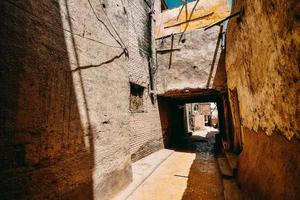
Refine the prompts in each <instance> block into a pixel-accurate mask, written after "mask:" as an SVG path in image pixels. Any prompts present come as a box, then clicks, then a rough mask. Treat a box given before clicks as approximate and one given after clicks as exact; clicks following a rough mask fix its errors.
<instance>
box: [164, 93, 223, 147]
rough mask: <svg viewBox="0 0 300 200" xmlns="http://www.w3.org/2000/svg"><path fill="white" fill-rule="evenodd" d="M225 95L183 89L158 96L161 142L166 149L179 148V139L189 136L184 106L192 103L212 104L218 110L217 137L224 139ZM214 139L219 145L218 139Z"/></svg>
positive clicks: (180, 142)
mask: <svg viewBox="0 0 300 200" xmlns="http://www.w3.org/2000/svg"><path fill="white" fill-rule="evenodd" d="M225 97H226V96H225V94H224V93H221V92H219V91H217V90H213V89H183V90H173V91H169V92H166V93H164V94H162V95H159V96H158V105H159V112H160V120H161V126H162V132H163V140H164V145H165V147H166V148H171V149H176V148H178V147H181V146H182V145H184V144H182V140H181V138H182V137H183V136H184V135H185V134H189V132H190V130H188V129H189V128H188V127H187V124H185V122H186V121H187V117H188V116H187V111H186V106H187V105H191V104H192V103H208V102H214V103H215V104H216V106H217V110H218V129H219V136H221V137H222V138H225V137H226V134H225V117H224V108H223V101H224V98H225ZM221 137H218V136H217V138H216V140H217V142H216V143H217V145H220V138H221Z"/></svg>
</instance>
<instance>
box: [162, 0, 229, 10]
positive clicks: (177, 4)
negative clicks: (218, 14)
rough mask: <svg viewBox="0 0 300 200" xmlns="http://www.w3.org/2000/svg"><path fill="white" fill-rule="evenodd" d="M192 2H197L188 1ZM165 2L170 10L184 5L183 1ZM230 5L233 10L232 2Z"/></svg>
mask: <svg viewBox="0 0 300 200" xmlns="http://www.w3.org/2000/svg"><path fill="white" fill-rule="evenodd" d="M192 1H195V0H188V2H192ZM165 2H166V4H167V6H168V8H169V9H172V8H177V7H179V6H180V5H182V1H181V0H165ZM228 4H229V9H231V4H232V0H228Z"/></svg>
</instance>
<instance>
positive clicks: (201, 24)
mask: <svg viewBox="0 0 300 200" xmlns="http://www.w3.org/2000/svg"><path fill="white" fill-rule="evenodd" d="M229 15H230V12H229V8H228V3H227V0H199V1H194V2H190V3H186V4H183V5H182V7H178V8H175V9H172V10H165V11H164V12H162V13H157V14H156V17H155V18H156V27H155V38H156V39H159V38H162V37H165V36H169V35H171V34H176V33H182V32H186V31H191V30H195V29H199V28H205V27H207V26H210V25H211V24H214V23H216V22H218V21H220V20H222V19H224V18H226V17H228V16H229Z"/></svg>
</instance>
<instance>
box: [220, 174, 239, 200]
mask: <svg viewBox="0 0 300 200" xmlns="http://www.w3.org/2000/svg"><path fill="white" fill-rule="evenodd" d="M223 187H224V199H225V200H242V199H243V196H242V192H241V190H240V188H239V187H238V185H237V183H236V181H235V179H224V178H223Z"/></svg>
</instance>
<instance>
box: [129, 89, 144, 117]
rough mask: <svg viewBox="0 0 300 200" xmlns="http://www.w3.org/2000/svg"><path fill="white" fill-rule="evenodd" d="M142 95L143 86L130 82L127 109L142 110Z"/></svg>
mask: <svg viewBox="0 0 300 200" xmlns="http://www.w3.org/2000/svg"><path fill="white" fill-rule="evenodd" d="M143 95H144V87H142V86H140V85H137V84H134V83H130V102H129V109H130V111H132V112H142V111H143Z"/></svg>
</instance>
